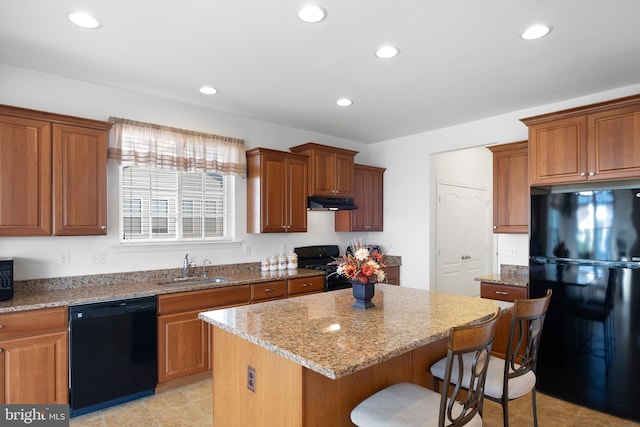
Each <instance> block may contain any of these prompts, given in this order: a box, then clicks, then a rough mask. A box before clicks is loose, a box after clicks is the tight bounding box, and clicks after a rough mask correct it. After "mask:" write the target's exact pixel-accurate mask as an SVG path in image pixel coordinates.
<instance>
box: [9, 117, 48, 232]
mask: <svg viewBox="0 0 640 427" xmlns="http://www.w3.org/2000/svg"><path fill="white" fill-rule="evenodd" d="M50 234H51V125H50V124H49V123H48V122H43V121H38V120H29V119H22V118H16V117H10V116H0V236H47V235H50Z"/></svg>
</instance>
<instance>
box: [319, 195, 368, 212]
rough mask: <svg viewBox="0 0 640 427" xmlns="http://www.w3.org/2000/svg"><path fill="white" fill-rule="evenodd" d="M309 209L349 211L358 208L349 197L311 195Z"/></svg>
mask: <svg viewBox="0 0 640 427" xmlns="http://www.w3.org/2000/svg"><path fill="white" fill-rule="evenodd" d="M307 209H308V210H310V211H348V210H353V209H358V207H357V206H356V205H355V203H353V199H352V198H349V197H309V198H307Z"/></svg>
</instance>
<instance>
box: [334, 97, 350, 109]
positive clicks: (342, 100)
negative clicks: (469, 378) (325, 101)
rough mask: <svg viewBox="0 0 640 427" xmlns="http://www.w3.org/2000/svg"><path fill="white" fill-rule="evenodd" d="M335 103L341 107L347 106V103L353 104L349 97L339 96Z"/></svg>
mask: <svg viewBox="0 0 640 427" xmlns="http://www.w3.org/2000/svg"><path fill="white" fill-rule="evenodd" d="M336 104H338V105H339V106H341V107H348V106H349V105H351V104H353V101H352V100H350V99H349V98H340V99H338V100H337V101H336Z"/></svg>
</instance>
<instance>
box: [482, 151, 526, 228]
mask: <svg viewBox="0 0 640 427" xmlns="http://www.w3.org/2000/svg"><path fill="white" fill-rule="evenodd" d="M488 148H489V150H491V151H492V152H493V232H494V233H527V232H528V230H529V175H528V169H529V167H528V165H529V159H528V157H529V156H528V144H527V141H521V142H514V143H511V144H502V145H494V146H491V147H488Z"/></svg>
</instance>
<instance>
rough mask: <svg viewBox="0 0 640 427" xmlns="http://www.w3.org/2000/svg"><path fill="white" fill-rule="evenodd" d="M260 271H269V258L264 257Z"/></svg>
mask: <svg viewBox="0 0 640 427" xmlns="http://www.w3.org/2000/svg"><path fill="white" fill-rule="evenodd" d="M260 271H269V258H264V259H263V260H262V262H261V263H260Z"/></svg>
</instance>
